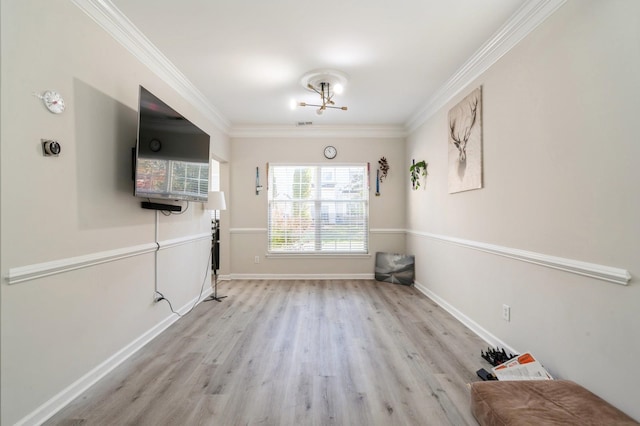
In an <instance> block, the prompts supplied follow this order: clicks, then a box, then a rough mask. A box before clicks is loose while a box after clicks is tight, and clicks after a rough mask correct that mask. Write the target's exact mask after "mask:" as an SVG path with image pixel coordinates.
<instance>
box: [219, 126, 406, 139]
mask: <svg viewBox="0 0 640 426" xmlns="http://www.w3.org/2000/svg"><path fill="white" fill-rule="evenodd" d="M407 135H408V134H407V131H406V129H405V128H404V126H326V125H315V124H314V125H306V126H296V125H293V124H292V125H273V126H269V125H262V126H251V125H247V126H234V127H232V128H231V129H230V131H229V136H230V137H232V138H341V137H344V138H405V137H407Z"/></svg>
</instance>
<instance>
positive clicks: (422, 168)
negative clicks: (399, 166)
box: [409, 160, 429, 190]
mask: <svg viewBox="0 0 640 426" xmlns="http://www.w3.org/2000/svg"><path fill="white" fill-rule="evenodd" d="M428 165H429V164H428V163H426V162H425V161H424V160H422V161H418V162H417V163H416V160H413V164H411V166H410V167H409V174H410V176H411V187H412V188H413V189H414V190H416V189H418V188H420V177H427V175H428V174H429V173H427V166H428Z"/></svg>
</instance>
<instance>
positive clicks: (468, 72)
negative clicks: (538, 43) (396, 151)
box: [405, 0, 567, 133]
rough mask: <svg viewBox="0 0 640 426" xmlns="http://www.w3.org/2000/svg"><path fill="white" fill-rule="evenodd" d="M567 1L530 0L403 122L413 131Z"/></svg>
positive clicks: (410, 131) (407, 128) (408, 129)
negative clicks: (422, 105)
mask: <svg viewBox="0 0 640 426" xmlns="http://www.w3.org/2000/svg"><path fill="white" fill-rule="evenodd" d="M566 1H567V0H530V1H528V2H527V3H525V4H524V5H522V7H521V8H520V9H518V11H517V12H516V13H515V14H513V16H511V18H510V19H509V20H508V21H507V22H506V23H505V24H504V25H503V26H502V27H501V28H500V29H499V30H498V31H497V32H496V33H495V34H494V35H493V36H492V37H491V38H490V39H489V40H488V41H487V42H486V43H484V44H483V45H482V46H481V47H480V49H478V50H477V51H476V53H474V54H473V56H471V58H469V59H468V60H467V61H466V62H465V63H464V64H463V65H462V66H461V67H460V68H459V69H458V70H457V71H456V72H455V73H454V74H453V75H452V76H451V77H450V78H449V80H447V82H446V83H445V84H444V85H443V86H442V87H441V88H440V89H439V90H438V91H437V92H436V93H435V95H433V96H432V97H431V98H430V99H429V101H427V104H426V105H425V106H424V107H423V108H422V109H420V110H419V111H418V112H417V113H416V114H414V115H413V116H412V117H411V118H410V119H409V120H408V121H407V122H406V124H405V126H406V130H407V132H408V133H413V132H414V131H415V130H416V129H417V128H418V127H419V126H421V125H422V124H424V123H425V122H426V121H427V120H428V119H429V118H430V117H431V116H432V115H433V114H435V113H436V112H438V111H439V110H440V109H441V108H442V107H444V106H445V105H446V104H447V102H449V101H450V100H451V99H452V98H453V97H454V96H455V95H457V94H458V93H459V92H460V91H461V90H462V89H464V88H465V87H466V86H468V85H469V84H470V83H471V82H472V81H474V80H475V79H476V78H478V77H479V76H480V75H481V74H482V73H483V72H485V71H486V70H487V69H489V67H491V66H492V65H493V64H495V63H496V62H497V61H498V60H499V59H500V58H501V57H502V56H504V55H505V54H506V53H507V52H509V51H510V50H511V49H512V48H513V47H514V46H515V45H517V44H518V43H519V42H520V41H521V40H522V39H523V38H525V37H526V36H527V35H528V34H529V33H531V32H532V31H533V30H534V29H535V28H536V27H537V26H538V25H540V24H541V23H542V22H544V21H545V20H546V19H547V18H548V17H549V16H551V15H552V14H553V13H554V12H555V11H556V10H558V8H560V6H562V5H563V4H565V3H566Z"/></svg>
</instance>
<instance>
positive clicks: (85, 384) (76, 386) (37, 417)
mask: <svg viewBox="0 0 640 426" xmlns="http://www.w3.org/2000/svg"><path fill="white" fill-rule="evenodd" d="M210 294H211V292H210V290H207V291H206V292H204V293H203V294H202V296H200V299H199V300H197V303H200V302H202V301H203V300H204V299H206V298H207V297H209V295H210ZM196 299H197V298H194V299H192V300H191V301H190V302H188V303H186V304H185V305H184V306H182V307H181V308H180V309H179V310H178V312H179V313H180V315H184V314H185V313H186V312H188V311H189V310H190V309H191V307H192V306H193V305H194V303H195V302H196ZM197 303H196V304H197ZM178 319H180V317H178V316H177V315H173V314H172V315H170V316H168V317H167V318H165V319H164V320H162V321H161V322H159V323H158V324H156V325H155V326H154V327H152V328H151V329H150V330H148V331H147V332H145V333H144V334H142V335H141V336H140V337H138V338H137V339H135V340H134V341H133V342H131V343H129V344H128V345H127V346H125V347H124V348H122V349H120V350H119V351H118V352H116V353H115V354H113V355H112V356H111V357H109V358H108V359H106V360H105V361H104V362H102V363H101V364H100V365H98V366H97V367H95V368H94V369H93V370H91V371H89V372H88V373H87V374H85V375H84V376H82V377H81V378H79V379H78V380H76V381H75V382H74V383H72V384H71V385H69V386H67V388H65V389H64V390H62V391H61V392H60V393H58V394H57V395H55V396H54V397H53V398H51V399H49V400H48V401H47V402H45V403H44V404H42V405H41V406H40V407H38V408H37V409H36V410H34V411H33V412H31V413H30V414H28V415H27V416H26V417H24V418H22V419H21V420H20V421H18V422H17V423H16V424H15V425H14V426H37V425H41V424H42V423H44V422H45V421H47V419H49V418H50V417H52V416H53V415H54V414H56V413H57V412H58V411H60V410H61V409H63V408H64V407H65V406H67V404H69V403H70V402H71V401H73V400H74V399H75V398H77V397H78V396H80V395H81V394H82V393H83V392H84V391H86V390H87V389H89V388H90V387H91V386H93V385H94V384H96V383H97V382H98V381H99V380H100V379H102V378H103V377H104V376H106V375H107V374H109V373H110V372H111V371H113V370H114V369H115V368H116V367H118V366H119V365H120V364H122V363H123V362H124V361H126V360H127V359H128V358H129V357H131V356H132V355H133V354H135V353H136V352H137V351H138V350H140V349H141V348H142V347H144V346H145V345H146V344H147V343H149V342H150V341H152V340H153V339H154V338H156V337H157V336H158V335H160V333H162V332H163V331H164V330H166V329H167V328H169V326H171V325H172V324H173V323H174V322H176V321H178Z"/></svg>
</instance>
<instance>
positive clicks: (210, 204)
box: [204, 191, 227, 302]
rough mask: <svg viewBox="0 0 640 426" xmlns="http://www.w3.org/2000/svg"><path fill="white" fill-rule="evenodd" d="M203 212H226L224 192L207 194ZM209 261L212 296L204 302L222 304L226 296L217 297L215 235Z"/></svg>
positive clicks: (218, 228)
mask: <svg viewBox="0 0 640 426" xmlns="http://www.w3.org/2000/svg"><path fill="white" fill-rule="evenodd" d="M204 208H205V210H226V209H227V203H226V202H225V201H224V192H222V191H214V192H210V193H209V201H207V203H206V204H205V205H204ZM216 232H220V226H218V227H217V229H216ZM211 237H212V238H211V242H212V244H211V260H212V262H211V263H212V264H213V294H212V295H211V296H210V297H209V298H207V299H205V301H209V300H215V301H216V302H222V299H224V298H225V297H227V296H221V297H218V263H217V262H216V255H215V252H214V250H215V241H214V238H215V237H216V236H215V235H213V234H212V236H211Z"/></svg>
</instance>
